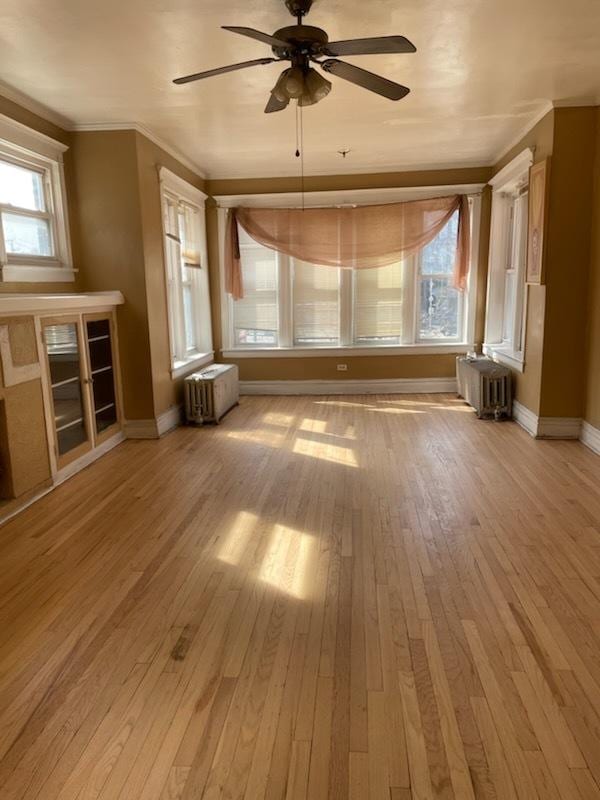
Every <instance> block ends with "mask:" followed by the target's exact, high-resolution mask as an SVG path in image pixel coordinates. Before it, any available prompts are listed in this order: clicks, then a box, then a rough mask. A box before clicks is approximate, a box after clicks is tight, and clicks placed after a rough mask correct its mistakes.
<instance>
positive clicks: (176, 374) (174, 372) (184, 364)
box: [171, 350, 215, 380]
mask: <svg viewBox="0 0 600 800" xmlns="http://www.w3.org/2000/svg"><path fill="white" fill-rule="evenodd" d="M214 356H215V352H214V350H211V351H210V353H195V354H194V355H193V356H191V357H190V358H187V359H186V360H185V361H176V362H175V363H174V364H173V366H172V367H171V378H173V380H175V378H183V377H185V376H186V375H189V374H190V373H192V372H194V371H195V370H197V369H199V368H200V367H204V366H206V364H210V363H211V361H213V360H214Z"/></svg>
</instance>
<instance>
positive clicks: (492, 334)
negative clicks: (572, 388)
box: [483, 147, 534, 372]
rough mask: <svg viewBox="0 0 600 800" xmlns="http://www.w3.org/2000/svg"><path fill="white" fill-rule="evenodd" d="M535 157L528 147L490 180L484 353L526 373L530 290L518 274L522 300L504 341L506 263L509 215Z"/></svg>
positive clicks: (515, 310)
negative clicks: (518, 340) (517, 334)
mask: <svg viewBox="0 0 600 800" xmlns="http://www.w3.org/2000/svg"><path fill="white" fill-rule="evenodd" d="M533 157H534V153H533V150H532V149H531V148H529V147H528V148H526V149H525V150H523V151H522V152H521V153H519V154H518V155H517V156H516V157H515V158H514V159H513V160H512V161H511V162H510V163H509V164H507V165H506V166H505V167H504V168H503V169H502V170H500V172H498V173H497V174H496V175H494V177H493V178H492V179H491V180H490V186H491V187H492V210H491V224H490V250H489V278H488V287H487V297H486V322H485V340H484V345H483V353H484V355H487V356H489V357H490V358H493V359H494V360H496V361H499V362H500V363H502V364H505V365H506V366H508V367H511V368H512V369H514V370H516V371H517V372H524V370H525V364H526V352H525V340H526V333H527V300H528V293H529V288H528V285H527V282H526V280H525V275H524V274H521V275H519V282H520V288H519V290H518V291H520V297H517V298H516V302H515V309H514V318H513V320H511V330H512V331H513V334H512V336H513V341H512V342H507V341H506V340H505V339H504V338H503V332H504V312H505V281H506V262H507V256H508V247H509V238H508V225H507V213H508V209H509V207H510V205H511V204H512V202H513V198H514V195H515V193H516V192H517V191H520V190H522V189H523V187H524V186H525V185H527V184H528V183H529V169H530V167H531V166H532V164H533ZM523 272H524V270H523ZM517 314H519V319H520V325H519V327H520V330H521V337H520V338H521V349H520V350H517V349H516V348H515V347H514V336H515V331H516V329H517Z"/></svg>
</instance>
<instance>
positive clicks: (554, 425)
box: [537, 417, 581, 439]
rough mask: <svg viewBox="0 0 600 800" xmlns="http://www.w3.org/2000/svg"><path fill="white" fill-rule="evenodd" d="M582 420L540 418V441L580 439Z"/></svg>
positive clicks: (575, 418) (538, 436)
mask: <svg viewBox="0 0 600 800" xmlns="http://www.w3.org/2000/svg"><path fill="white" fill-rule="evenodd" d="M580 435H581V420H580V419H579V418H578V417H540V419H539V422H538V432H537V438H538V439H579V436H580Z"/></svg>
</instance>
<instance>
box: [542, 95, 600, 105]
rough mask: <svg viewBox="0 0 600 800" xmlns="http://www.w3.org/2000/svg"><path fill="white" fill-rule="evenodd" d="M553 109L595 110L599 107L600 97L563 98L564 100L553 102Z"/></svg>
mask: <svg viewBox="0 0 600 800" xmlns="http://www.w3.org/2000/svg"><path fill="white" fill-rule="evenodd" d="M552 105H553V107H554V108H595V107H596V106H600V96H598V97H588V98H587V99H585V100H584V99H583V98H581V97H580V98H579V99H578V98H576V97H571V98H565V99H564V100H555V101H554V102H553V103H552Z"/></svg>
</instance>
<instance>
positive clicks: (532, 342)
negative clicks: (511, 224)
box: [488, 111, 555, 414]
mask: <svg viewBox="0 0 600 800" xmlns="http://www.w3.org/2000/svg"><path fill="white" fill-rule="evenodd" d="M554 113H555V112H554V111H550V112H549V113H548V114H546V116H545V117H544V118H543V119H542V120H541V121H540V122H538V123H537V125H535V126H534V127H533V128H532V129H531V130H530V131H529V133H527V134H526V135H525V136H524V137H523V138H522V139H521V140H520V141H519V142H518V143H517V144H516V145H515V146H514V147H512V148H511V149H510V150H509V151H508V152H507V153H506V154H505V155H504V156H503V157H502V158H501V159H500V161H499V162H498V163H497V164H496V166H495V167H494V170H493V174H494V175H495V174H496V173H497V172H499V171H500V170H501V169H502V168H503V167H505V166H506V165H507V164H508V163H509V162H510V161H512V159H513V158H515V156H517V155H518V154H519V153H521V152H522V151H523V150H524V149H525V148H526V147H531V148H533V149H534V151H535V155H534V161H535V163H537V162H538V161H543V160H544V159H545V158H547V157H548V156H551V155H552V153H553V148H554ZM488 237H489V233H488ZM545 308H546V287H545V286H529V287H528V289H527V330H526V336H525V370H524V372H523V373H522V374H521V373H515V397H516V399H517V400H518V401H519V402H520V403H522V404H523V405H524V406H526V407H527V408H529V409H530V410H531V411H533V412H534V414H539V412H540V402H541V386H542V360H543V350H544V318H545Z"/></svg>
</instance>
